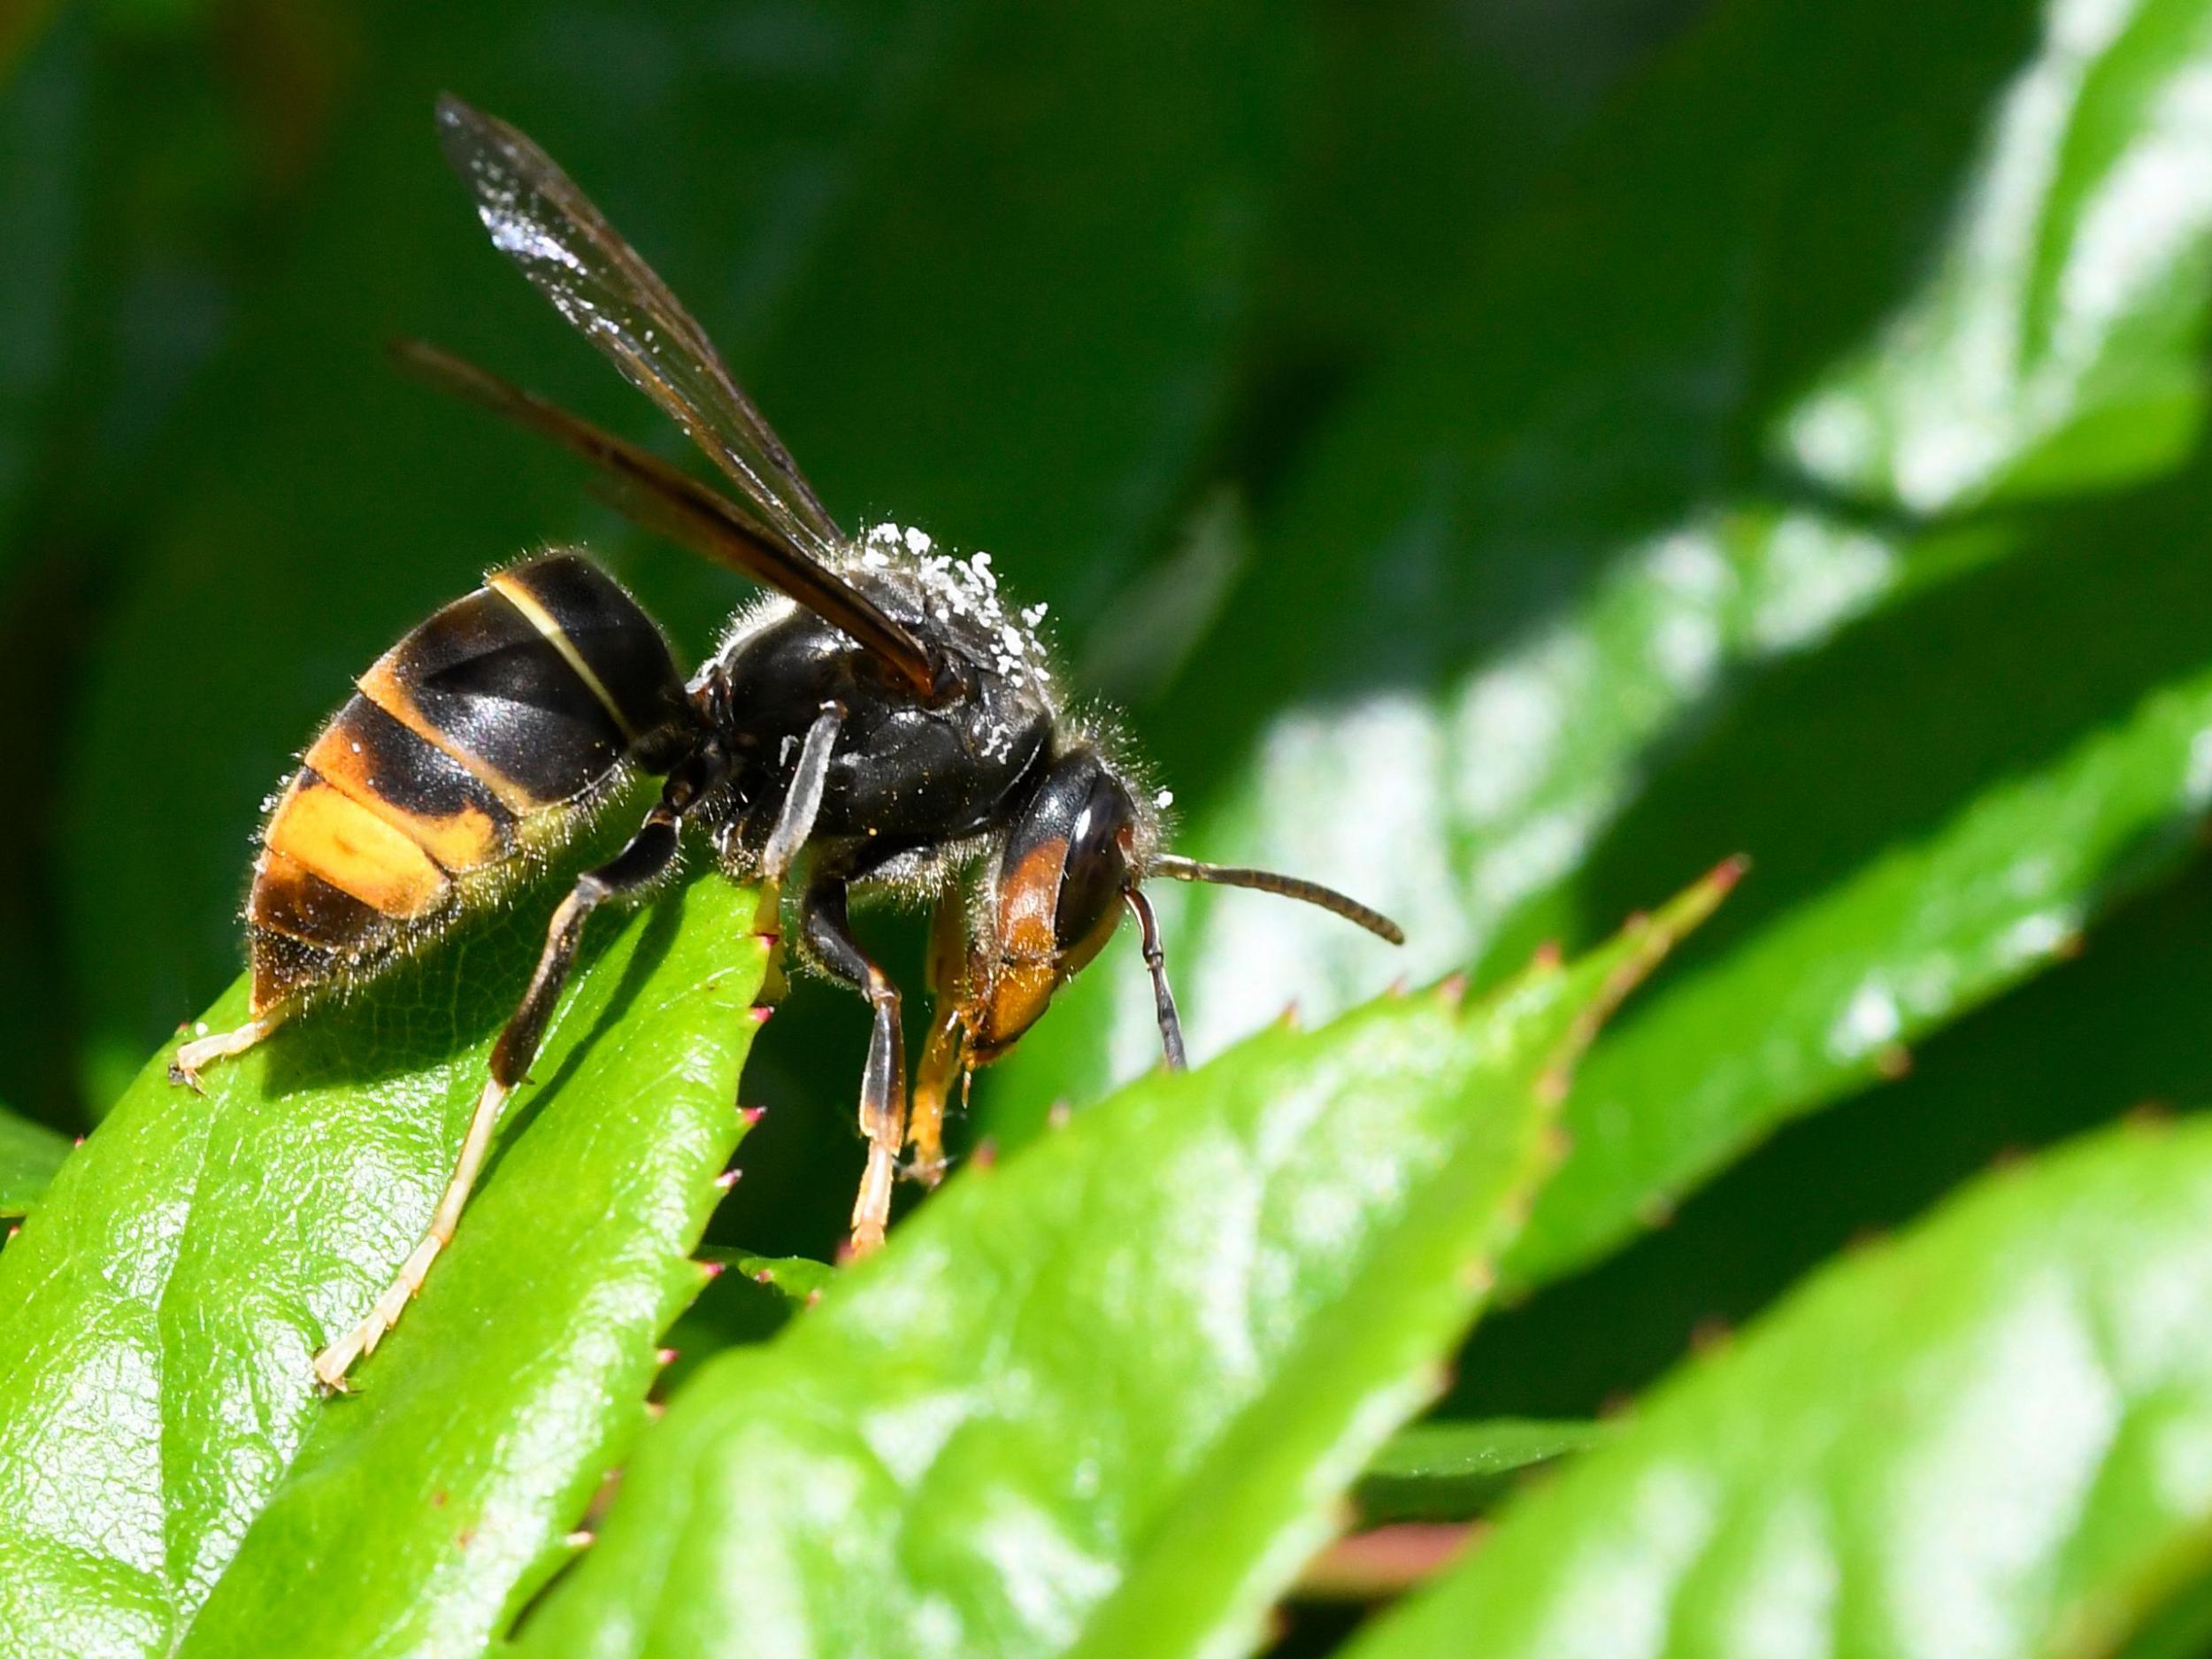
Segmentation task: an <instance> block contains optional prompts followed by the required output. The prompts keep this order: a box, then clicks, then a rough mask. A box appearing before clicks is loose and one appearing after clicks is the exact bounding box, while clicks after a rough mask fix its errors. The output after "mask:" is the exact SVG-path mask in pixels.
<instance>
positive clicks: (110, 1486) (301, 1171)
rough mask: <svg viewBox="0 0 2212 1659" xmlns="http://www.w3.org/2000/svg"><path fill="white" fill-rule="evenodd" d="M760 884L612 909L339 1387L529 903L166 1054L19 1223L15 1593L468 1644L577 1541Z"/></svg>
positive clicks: (159, 1640)
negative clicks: (205, 1046) (198, 1049)
mask: <svg viewBox="0 0 2212 1659" xmlns="http://www.w3.org/2000/svg"><path fill="white" fill-rule="evenodd" d="M753 902H754V901H753V896H752V895H751V894H750V893H749V891H746V890H743V889H739V888H735V887H730V886H729V885H728V884H726V883H725V882H723V881H721V880H720V879H717V878H714V877H709V878H707V879H702V880H698V881H695V882H694V883H692V884H691V885H690V886H689V887H684V888H681V889H680V890H678V891H677V892H675V893H672V894H670V895H665V896H664V899H663V900H662V901H661V902H659V903H657V904H656V905H654V906H651V907H649V908H647V909H644V910H640V911H638V912H636V913H634V914H633V915H631V916H630V917H629V918H627V919H626V921H624V922H622V923H620V924H619V925H615V924H613V923H610V924H608V925H607V926H606V932H605V934H604V935H603V936H602V937H601V938H600V939H598V940H597V941H595V943H594V945H593V947H592V948H591V959H590V961H589V964H588V966H586V967H585V968H584V969H583V970H582V971H581V972H580V973H579V975H578V976H577V979H576V980H575V982H574V984H573V986H572V990H571V992H570V995H569V997H568V999H567V1001H566V1002H565V1003H564V1005H563V1007H562V1010H561V1011H560V1013H559V1015H558V1017H557V1024H556V1025H555V1027H554V1029H553V1032H552V1033H551V1036H550V1038H549V1041H548V1043H547V1046H546V1048H545V1049H544V1051H543V1053H542V1054H541V1056H540V1058H539V1060H538V1063H537V1065H536V1068H535V1071H534V1076H535V1079H536V1082H535V1085H534V1087H530V1088H527V1089H525V1090H523V1091H522V1092H520V1093H519V1094H518V1095H517V1097H516V1101H515V1103H514V1105H513V1106H512V1107H511V1109H510V1118H509V1120H508V1123H507V1125H506V1126H505V1131H504V1133H503V1139H502V1141H501V1144H500V1146H499V1148H497V1149H496V1150H495V1155H494V1161H493V1163H492V1164H491V1165H490V1169H489V1173H488V1177H487V1179H485V1181H484V1183H483V1185H482V1186H481V1187H480V1189H479V1191H478V1193H477V1194H476V1197H475V1199H474V1202H472V1204H471V1205H470V1207H469V1210H468V1211H467V1214H466V1215H465V1217H464V1219H463V1221H462V1225H461V1228H460V1231H459V1233H458V1234H457V1237H456V1239H455V1240H454V1243H453V1245H452V1248H450V1249H449V1251H448V1252H447V1254H446V1256H444V1257H443V1258H442V1260H441V1261H440V1263H439V1264H438V1267H437V1269H436V1271H434V1272H433V1273H432V1275H431V1277H430V1283H429V1286H428V1287H427V1288H426V1291H425V1292H424V1294H423V1296H422V1298H421V1300H420V1302H419V1303H418V1304H417V1305H416V1307H415V1309H414V1310H413V1311H412V1312H411V1314H410V1315H409V1316H408V1317H407V1319H406V1320H405V1321H404V1323H403V1325H402V1326H401V1328H400V1329H399V1330H398V1331H397V1332H396V1333H395V1334H394V1335H393V1336H392V1337H391V1338H390V1339H389V1340H388V1341H387V1343H386V1344H385V1346H384V1347H382V1348H380V1349H379V1350H378V1352H377V1353H376V1354H375V1355H374V1356H373V1357H372V1358H371V1359H370V1360H369V1361H368V1362H367V1363H365V1364H364V1365H362V1366H361V1367H360V1368H359V1371H358V1372H357V1379H356V1380H357V1386H358V1387H359V1390H360V1392H359V1393H358V1394H357V1395H355V1396H353V1397H349V1398H342V1399H325V1398H323V1397H321V1396H320V1395H319V1393H318V1391H317V1389H316V1386H315V1383H314V1379H313V1376H312V1374H311V1371H310V1361H311V1358H312V1356H313V1355H314V1353H315V1351H316V1350H317V1349H318V1348H319V1347H321V1346H322V1344H323V1343H325V1342H326V1341H327V1340H329V1339H330V1338H331V1337H333V1336H334V1335H335V1334H337V1333H340V1332H342V1331H343V1330H344V1329H346V1328H347V1327H348V1326H349V1325H351V1324H352V1322H353V1321H354V1320H356V1319H357V1318H358V1317H360V1316H361V1314H362V1313H363V1311H364V1310H365V1309H366V1308H367V1306H368V1304H369V1302H371V1301H372V1300H373V1298H374V1297H375V1295H376V1294H378V1292H379V1291H380V1290H381V1289H382V1288H383V1286H384V1285H385V1284H386V1283H388V1281H389V1279H390V1278H391V1275H392V1272H393V1270H394V1269H395V1268H396V1266H397V1264H398V1263H399V1261H400V1260H401V1258H402V1257H403V1256H405V1255H406V1253H407V1252H408V1250H409V1249H410V1248H411V1247H412V1245H413V1243H414V1241H415V1240H416V1239H417V1237H418V1236H419V1234H420V1233H421V1231H422V1229H423V1227H424V1225H426V1222H427V1220H428V1217H429V1213H430V1210H431V1207H432V1205H433V1204H434V1202H435V1201H436V1198H437V1195H438V1192H439V1190H440V1188H441V1187H442V1185H443V1183H444V1181H445V1179H446V1175H447V1173H448V1171H449V1169H450V1168H451V1165H452V1162H453V1159H454V1156H455V1154H456V1152H457V1149H458V1147H459V1142H460V1135H461V1130H462V1126H463V1125H464V1123H465V1120H466V1118H467V1115H468V1112H469V1110H470V1108H471V1106H472V1104H473V1102H474V1099H475V1096H476V1094H477V1092H478V1089H479V1087H480V1084H481V1082H482V1078H483V1066H484V1062H485V1056H486V1053H487V1050H488V1047H489V1044H490V1041H491V1038H492V1036H493V1034H494V1033H495V1031H496V1029H497V1026H498V1024H499V1022H500V1020H501V1018H503V1016H504V1014H505V1013H506V1012H507V1010H508V1009H509V1008H510V1007H511V1004H512V1001H513V999H514V997H515V995H517V993H518V990H519V987H520V984H521V981H522V979H523V977H524V975H525V973H526V964H527V963H528V961H529V960H530V959H531V958H532V957H533V956H534V954H535V948H536V942H537V936H538V934H539V933H540V930H541V927H542V925H543V923H542V918H543V914H544V910H543V907H541V906H537V905H533V904H520V905H518V906H517V907H516V910H515V912H514V913H513V914H511V915H510V916H506V917H503V918H498V920H496V921H495V922H494V923H492V924H490V925H489V926H486V927H481V928H479V929H476V930H474V931H472V932H471V933H468V934H466V935H465V936H463V937H459V938H456V939H452V940H449V941H446V943H445V944H444V946H443V947H442V949H439V950H438V951H435V952H433V953H430V954H429V955H427V956H426V957H425V958H424V959H423V960H422V961H421V962H420V963H419V964H411V965H410V966H408V967H404V968H402V969H399V970H397V971H396V972H394V973H393V974H392V975H391V976H389V977H388V978H387V979H384V980H382V981H380V982H379V983H378V984H377V985H376V986H374V987H373V988H372V989H371V990H370V991H369V992H367V993H366V994H365V995H362V996H361V997H359V998H358V999H357V1000H356V1001H355V1002H351V1003H349V1004H347V1005H345V1006H342V1007H334V1008H331V1009H328V1010H324V1011H321V1012H313V1013H310V1014H309V1015H308V1016H306V1017H304V1018H302V1019H300V1020H299V1021H298V1022H296V1024H294V1025H291V1026H289V1027H288V1028H287V1029H285V1030H284V1031H283V1032H281V1033H279V1034H278V1036H277V1037H275V1038H274V1039H273V1040H272V1041H269V1042H267V1043H265V1044H264V1045H263V1046H262V1048H259V1049H257V1050H256V1051H255V1052H254V1053H252V1054H250V1055H249V1056H246V1057H245V1058H243V1059H242V1060H239V1061H237V1062H234V1063H231V1064H226V1065H221V1066H218V1067H214V1068H211V1069H210V1071H208V1072H207V1073H206V1076H205V1082H206V1086H207V1091H208V1092H207V1094H205V1095H204V1096H201V1095H197V1094H192V1093H190V1092H189V1091H188V1090H186V1089H183V1088H179V1087H173V1086H172V1085H171V1084H170V1083H169V1081H168V1080H167V1078H166V1076H165V1067H166V1064H167V1057H168V1056H167V1054H166V1052H164V1053H163V1054H162V1055H159V1056H156V1057H155V1059H154V1060H153V1062H152V1063H151V1064H150V1065H149V1066H148V1067H147V1069H146V1071H144V1073H143V1074H142V1076H141V1077H140V1079H138V1081H137V1082H136V1083H134V1085H133V1086H132V1087H131V1088H130V1089H129V1091H128V1092H127V1094H125V1096H124V1098H123V1099H122V1100H121V1101H120V1102H119V1103H118V1104H117V1106H116V1109H115V1110H114V1111H113V1112H112V1113H111V1115H110V1116H109V1118H107V1119H106V1121H105V1122H104V1123H103V1124H102V1125H101V1126H100V1128H99V1129H98V1131H97V1132H96V1133H94V1135H93V1136H92V1137H91V1139H90V1140H88V1141H87V1142H86V1144H85V1146H84V1147H83V1148H82V1149H81V1151H80V1152H79V1153H78V1154H77V1155H76V1156H74V1157H73V1158H72V1159H71V1160H70V1161H69V1163H68V1164H67V1165H66V1166H65V1169H64V1170H63V1171H62V1173H61V1175H60V1176H59V1178H58V1179H57V1180H56V1182H55V1184H54V1186H53V1187H52V1188H51V1189H50V1191H49V1193H48V1194H47V1196H46V1197H45V1198H44V1200H42V1202H41V1203H40V1205H39V1207H38V1209H37V1210H36V1211H35V1213H34V1214H33V1215H32V1217H30V1219H29V1220H28V1221H27V1222H26V1223H25V1224H24V1228H23V1232H22V1234H21V1236H20V1237H19V1239H18V1240H16V1242H15V1243H14V1244H13V1245H12V1246H10V1247H9V1248H8V1249H7V1250H6V1251H5V1252H4V1254H0V1305H4V1306H5V1307H6V1308H7V1309H8V1315H7V1333H8V1340H7V1351H6V1354H5V1357H4V1359H0V1630H6V1631H21V1630H35V1631H37V1632H40V1638H41V1640H42V1641H44V1642H46V1643H48V1644H50V1646H49V1647H47V1648H46V1649H45V1651H51V1652H56V1653H69V1654H98V1655H104V1656H111V1659H120V1656H122V1655H140V1654H145V1655H152V1654H161V1655H170V1654H173V1653H178V1652H188V1653H198V1652H207V1653H230V1654H234V1653H240V1652H268V1653H289V1652H308V1651H321V1652H333V1653H335V1652H352V1651H358V1650H360V1649H361V1648H362V1647H364V1646H365V1645H366V1644H367V1643H368V1641H369V1640H370V1639H371V1635H372V1633H373V1634H375V1635H378V1636H381V1637H383V1638H385V1639H386V1640H400V1639H401V1636H400V1633H402V1632H403V1633H405V1634H406V1635H407V1636H408V1637H409V1638H411V1640H418V1641H419V1643H420V1644H421V1646H422V1647H426V1648H429V1649H433V1650H435V1651H440V1652H457V1651H461V1652H473V1651H474V1650H475V1648H476V1647H477V1646H479V1645H480V1644H481V1642H482V1641H483V1640H485V1638H486V1637H488V1635H489V1634H490V1633H491V1632H493V1631H494V1630H495V1628H496V1627H497V1625H498V1623H499V1620H500V1618H501V1616H502V1614H503V1610H504V1609H507V1608H508V1606H509V1605H510V1603H511V1601H513V1600H514V1599H515V1598H517V1597H518V1595H520V1594H524V1593H526V1591H527V1590H528V1589H529V1588H530V1587H531V1586H533V1585H534V1583H536V1582H537V1581H539V1580H541V1578H543V1577H544V1576H545V1575H546V1574H547V1573H549V1571H551V1569H552V1567H553V1566H554V1564H556V1563H557V1560H558V1559H559V1554H560V1540H561V1539H562V1538H563V1537H564V1535H565V1534H566V1533H567V1532H569V1530H570V1529H571V1528H572V1527H573V1526H574V1525H576V1521H577V1518H578V1517H579V1516H580V1514H581V1513H582V1511H583V1509H584V1505H585V1502H586V1501H587V1500H588V1498H589V1496H590V1494H591V1493H592V1491H593V1489H594V1488H595V1486H597V1484H598V1482H599V1480H600V1478H601V1476H602V1475H603V1473H604V1471H605V1470H606V1468H607V1467H608V1465H609V1464H610V1463H611V1462H612V1460H613V1458H614V1456H615V1455H616V1454H617V1449H618V1446H619V1445H620V1443H621V1442H622V1441H623V1440H624V1439H625V1438H626V1436H627V1435H628V1434H629V1433H630V1432H632V1431H633V1430H634V1427H635V1425H636V1422H637V1419H638V1417H639V1405H640V1403H641V1402H642V1401H643V1399H644V1396H645V1393H646V1389H647V1387H648V1386H649V1384H650V1383H651V1381H652V1379H653V1375H654V1371H655V1368H656V1345H657V1340H658V1334H659V1333H660V1331H661V1330H662V1329H663V1328H664V1326H665V1325H666V1324H667V1323H668V1321H669V1320H670V1318H672V1317H673V1315H674V1314H675V1312H676V1311H677V1310H678V1309H680V1307H682V1305H683V1304H684V1303H685V1302H687V1300H688V1299H689V1298H690V1296H691V1295H692V1294H693V1293H694V1292H695V1290H696V1289H697V1287H698V1286H699V1284H700V1282H701V1280H702V1277H703V1275H702V1271H701V1270H700V1269H699V1268H698V1267H697V1266H696V1265H695V1264H694V1263H691V1262H690V1261H689V1260H688V1259H687V1253H688V1251H689V1249H690V1248H691V1246H692V1245H693V1244H694V1243H695V1241H696V1240H697V1238H698V1234H699V1230H700V1228H701V1226H702V1225H703V1223H704V1221H705V1218H706V1214H707V1211H708V1210H709V1209H710V1207H711V1204H712V1202H713V1201H714V1198H715V1197H716V1195H717V1194H716V1189H715V1186H714V1178H715V1176H716V1174H717V1173H718V1171H720V1170H721V1168H722V1167H723V1165H724V1164H725V1162H726V1160H727V1158H728V1156H729V1153H730V1151H731V1148H733V1146H734V1145H735V1143H736V1141H737V1138H738V1135H739V1133H740V1129H741V1118H740V1116H739V1114H738V1113H737V1112H736V1110H734V1102H735V1092H736V1084H737V1072H738V1067H739V1065H740V1064H741V1061H742V1060H743V1057H744V1055H745V1051H746V1049H747V1048H748V1047H749V1043H750V1041H751V1037H752V1033H753V1032H754V1030H755V1029H756V1028H757V1023H758V1022H757V1019H756V1018H753V1017H752V1014H751V1012H750V1003H751V1002H752V998H753V995H754V991H755V988H756V987H757V985H758V984H759V982H760V978H761V973H762V969H763V964H764V960H765V955H766V952H765V948H764V945H763V943H762V942H761V941H759V940H758V939H757V938H754V937H752V936H751V931H752V926H753ZM243 1002H244V997H243V987H242V986H241V987H234V988H233V989H232V991H231V992H230V993H229V994H228V995H226V996H225V997H224V998H223V999H222V1001H221V1002H219V1003H218V1004H217V1005H216V1006H215V1008H213V1009H212V1010H210V1014H209V1018H210V1020H211V1021H213V1022H226V1021H234V1020H235V1018H237V1016H238V1014H239V1012H240V1010H241V1009H242V1007H243ZM211 1595H212V1597H213V1600H212V1601H210V1597H211ZM302 1626H307V1627H311V1629H312V1630H313V1631H314V1632H315V1634H316V1640H315V1641H314V1642H312V1643H309V1642H307V1641H305V1640H300V1641H294V1640H291V1634H290V1633H291V1632H293V1631H295V1630H296V1629H299V1628H300V1627H302Z"/></svg>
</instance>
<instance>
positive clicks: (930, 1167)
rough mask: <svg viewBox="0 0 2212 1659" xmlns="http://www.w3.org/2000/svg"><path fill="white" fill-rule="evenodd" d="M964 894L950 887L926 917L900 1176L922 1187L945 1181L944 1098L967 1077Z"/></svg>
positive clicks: (965, 902)
mask: <svg viewBox="0 0 2212 1659" xmlns="http://www.w3.org/2000/svg"><path fill="white" fill-rule="evenodd" d="M967 911H968V906H967V895H966V894H965V893H964V891H963V890H962V888H961V887H960V885H959V884H958V883H957V882H955V883H954V884H952V885H951V886H949V887H947V888H946V889H945V891H944V892H943V893H941V894H940V895H938V899H937V909H936V910H935V912H934V913H933V915H932V917H931V918H930V928H929V995H930V998H931V1004H932V1006H931V1011H930V1022H929V1039H928V1041H926V1043H924V1044H923V1046H922V1065H921V1070H920V1071H918V1072H917V1073H916V1074H915V1077H914V1102H913V1109H912V1110H911V1111H910V1113H909V1114H908V1118H907V1132H906V1144H907V1147H908V1148H909V1149H910V1151H911V1152H912V1153H913V1156H912V1158H910V1160H909V1161H908V1163H907V1165H906V1168H905V1169H903V1170H902V1171H900V1173H901V1174H902V1175H905V1176H906V1177H907V1178H908V1179H911V1180H917V1181H919V1182H921V1183H922V1185H923V1186H925V1187H934V1186H936V1185H937V1183H938V1182H940V1181H941V1180H943V1179H945V1098H946V1096H947V1095H948V1094H950V1093H951V1091H952V1086H953V1084H954V1083H955V1082H956V1081H958V1082H961V1083H963V1084H964V1083H965V1081H966V1078H967V1056H966V1054H965V1052H964V1050H965V1048H966V1046H967V1038H968V1027H967V1022H966V1019H965V1018H964V1015H965V1012H966V1010H965V1007H964V1004H965V1002H966V1001H967V995H966V993H967V987H966V984H965V979H966V974H967V961H968V956H967V953H968V941H967Z"/></svg>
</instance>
